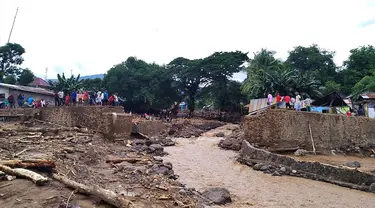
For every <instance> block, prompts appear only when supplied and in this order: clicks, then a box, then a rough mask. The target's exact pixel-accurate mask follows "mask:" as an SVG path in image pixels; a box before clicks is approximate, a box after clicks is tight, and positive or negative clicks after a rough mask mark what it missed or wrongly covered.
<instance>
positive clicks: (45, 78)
mask: <svg viewBox="0 0 375 208" xmlns="http://www.w3.org/2000/svg"><path fill="white" fill-rule="evenodd" d="M47 73H48V68H46V74H45V77H44V80H45V81H46V82H47Z"/></svg>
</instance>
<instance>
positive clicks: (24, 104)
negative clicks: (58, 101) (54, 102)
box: [0, 93, 48, 109]
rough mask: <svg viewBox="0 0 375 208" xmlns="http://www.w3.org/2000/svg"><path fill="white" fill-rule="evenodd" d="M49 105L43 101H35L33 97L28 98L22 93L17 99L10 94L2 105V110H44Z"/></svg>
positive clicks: (0, 106)
mask: <svg viewBox="0 0 375 208" xmlns="http://www.w3.org/2000/svg"><path fill="white" fill-rule="evenodd" d="M47 105H48V103H47V102H46V101H45V100H44V99H43V98H40V99H35V98H33V97H32V96H29V97H26V96H25V95H24V94H22V93H20V94H19V95H18V96H17V97H15V96H14V95H13V94H10V95H9V96H8V97H7V98H5V100H4V102H2V103H1V104H0V108H3V109H4V108H5V109H8V108H16V107H19V108H43V107H46V106H47Z"/></svg>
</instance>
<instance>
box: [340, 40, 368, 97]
mask: <svg viewBox="0 0 375 208" xmlns="http://www.w3.org/2000/svg"><path fill="white" fill-rule="evenodd" d="M373 69H375V47H374V46H372V45H367V46H361V47H358V48H355V49H352V50H350V56H349V58H348V60H346V61H345V62H344V68H343V70H342V71H340V72H339V74H340V84H341V85H342V86H343V88H344V91H345V92H346V93H347V94H350V93H351V92H352V88H353V87H354V85H355V84H356V83H357V82H359V81H360V80H361V79H362V78H363V77H364V76H372V72H373V71H372V70H373Z"/></svg>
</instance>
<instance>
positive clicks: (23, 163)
mask: <svg viewBox="0 0 375 208" xmlns="http://www.w3.org/2000/svg"><path fill="white" fill-rule="evenodd" d="M0 164H1V165H6V166H9V167H12V168H54V167H56V164H55V161H53V160H44V159H31V160H1V161H0Z"/></svg>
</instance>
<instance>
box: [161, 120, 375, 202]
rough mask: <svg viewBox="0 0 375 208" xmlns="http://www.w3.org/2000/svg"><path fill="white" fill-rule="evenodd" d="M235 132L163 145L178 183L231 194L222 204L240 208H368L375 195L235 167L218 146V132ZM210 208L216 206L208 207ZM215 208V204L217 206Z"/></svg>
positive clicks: (233, 155) (232, 158) (229, 155)
mask: <svg viewBox="0 0 375 208" xmlns="http://www.w3.org/2000/svg"><path fill="white" fill-rule="evenodd" d="M233 129H236V127H233V126H223V127H220V128H218V129H214V130H212V131H209V132H206V133H205V134H204V135H202V136H201V137H198V138H176V139H175V141H176V142H177V144H176V145H175V146H171V147H166V151H167V152H168V153H169V154H168V155H167V156H165V157H164V158H165V161H169V162H171V163H173V164H174V170H175V173H176V174H178V175H180V178H179V179H178V180H179V181H181V182H182V183H184V184H186V186H187V187H194V188H196V189H197V190H198V191H200V192H202V191H204V190H205V189H207V188H211V187H223V188H226V189H228V190H229V191H230V193H231V195H232V200H233V202H232V203H231V204H228V205H225V206H221V207H230V208H245V207H259V208H260V207H288V208H289V207H312V208H313V207H337V208H342V207H348V208H349V207H350V208H351V207H372V206H373V203H374V201H375V194H372V193H366V192H361V191H357V190H352V189H348V188H343V187H339V186H335V185H332V184H329V183H325V182H319V181H313V180H309V179H304V178H296V177H290V176H282V177H277V176H271V175H268V174H264V173H262V172H259V171H254V170H252V169H251V168H249V167H248V166H246V165H242V164H239V163H238V162H237V161H236V159H237V155H238V153H237V152H235V151H224V150H222V149H221V148H220V147H218V143H219V141H220V140H221V138H219V137H215V135H216V134H217V133H218V132H224V133H225V135H226V136H228V135H230V134H231V133H230V132H231V131H232V130H233ZM212 207H215V206H212ZM217 207H219V206H217Z"/></svg>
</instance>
